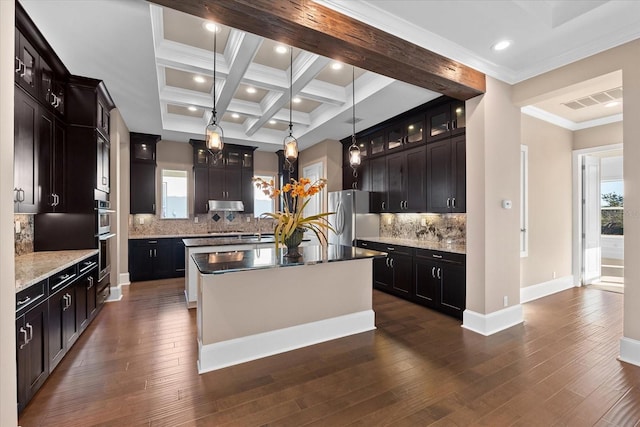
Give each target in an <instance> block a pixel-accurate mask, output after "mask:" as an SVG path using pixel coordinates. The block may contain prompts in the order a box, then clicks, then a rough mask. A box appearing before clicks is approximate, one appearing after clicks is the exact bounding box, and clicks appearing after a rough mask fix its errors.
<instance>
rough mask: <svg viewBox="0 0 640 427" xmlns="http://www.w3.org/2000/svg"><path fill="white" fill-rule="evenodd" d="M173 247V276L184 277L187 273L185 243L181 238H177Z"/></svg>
mask: <svg viewBox="0 0 640 427" xmlns="http://www.w3.org/2000/svg"><path fill="white" fill-rule="evenodd" d="M172 248H173V255H172V257H173V262H172V265H173V274H172V276H173V277H182V276H184V275H185V263H184V262H185V259H184V253H185V248H184V243H183V242H182V239H181V238H175V239H173V242H172Z"/></svg>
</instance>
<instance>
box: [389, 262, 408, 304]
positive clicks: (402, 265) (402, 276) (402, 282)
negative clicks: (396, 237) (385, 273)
mask: <svg viewBox="0 0 640 427" xmlns="http://www.w3.org/2000/svg"><path fill="white" fill-rule="evenodd" d="M390 260H391V267H392V269H393V289H394V290H395V291H396V292H399V293H401V294H404V295H406V296H409V295H410V294H411V291H412V288H413V257H411V256H407V255H398V254H394V255H392V256H391V258H390Z"/></svg>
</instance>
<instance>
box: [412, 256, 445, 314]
mask: <svg viewBox="0 0 640 427" xmlns="http://www.w3.org/2000/svg"><path fill="white" fill-rule="evenodd" d="M413 267H414V272H415V273H414V277H415V283H414V286H415V299H416V301H418V302H419V303H420V304H422V305H425V306H427V307H430V308H438V304H439V301H438V300H439V298H438V292H439V287H440V281H439V280H438V279H437V275H436V269H437V268H438V266H437V263H435V262H434V261H429V260H426V259H423V258H419V257H416V258H415V261H414V265H413Z"/></svg>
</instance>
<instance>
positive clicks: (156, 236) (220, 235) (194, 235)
mask: <svg viewBox="0 0 640 427" xmlns="http://www.w3.org/2000/svg"><path fill="white" fill-rule="evenodd" d="M256 234H257V233H256V232H253V231H230V232H217V231H216V232H211V233H206V232H204V233H179V234H175V233H174V234H130V235H129V239H168V238H169V239H170V238H176V237H183V238H189V239H195V238H198V237H203V238H206V237H214V238H228V237H233V236H255V235H256ZM266 234H269V235H272V234H271V233H262V235H263V236H265V235H266ZM263 238H264V237H263Z"/></svg>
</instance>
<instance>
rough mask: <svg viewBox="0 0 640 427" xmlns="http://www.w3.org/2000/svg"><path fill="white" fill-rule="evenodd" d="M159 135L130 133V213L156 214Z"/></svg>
mask: <svg viewBox="0 0 640 427" xmlns="http://www.w3.org/2000/svg"><path fill="white" fill-rule="evenodd" d="M158 141H160V135H150V134H146V133H137V132H131V133H130V146H131V155H130V157H129V158H130V172H131V179H130V192H129V195H130V199H131V200H130V211H129V212H130V213H132V214H141V213H148V214H155V213H156V145H157V143H158Z"/></svg>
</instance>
